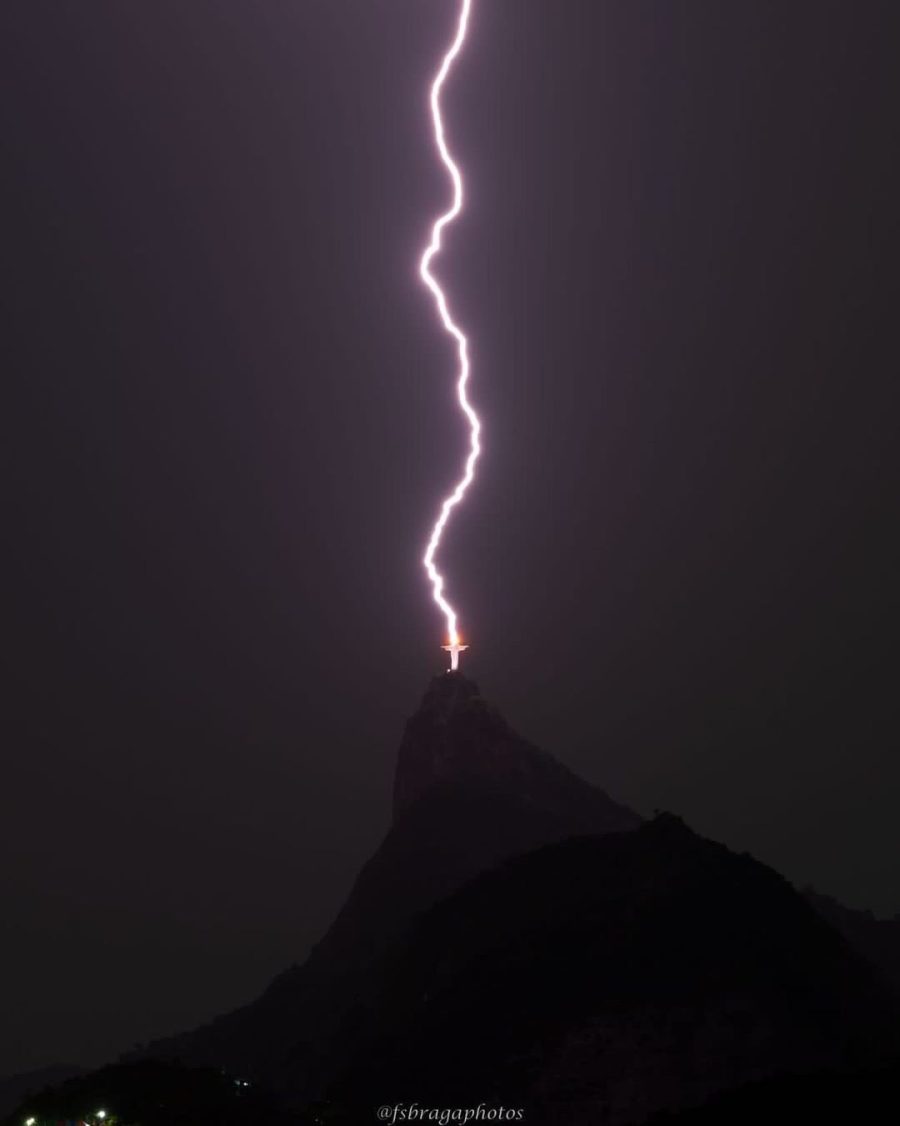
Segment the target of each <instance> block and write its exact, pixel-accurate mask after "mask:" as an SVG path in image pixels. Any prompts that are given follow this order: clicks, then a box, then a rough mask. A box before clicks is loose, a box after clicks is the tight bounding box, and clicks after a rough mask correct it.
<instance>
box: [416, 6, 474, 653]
mask: <svg viewBox="0 0 900 1126" xmlns="http://www.w3.org/2000/svg"><path fill="white" fill-rule="evenodd" d="M471 10H472V0H461V3H460V7H459V20H458V22H457V27H456V35H455V37H454V39H453V43H452V44H451V45H450V48H449V49H448V51H447V53H446V54H445V55H444V57H443V59H442V61H441V65H440V69H439V70H438V72H437V74H436V75H435V78H434V81H433V82H432V84H431V95H430V105H431V119H432V122H433V125H434V140H435V144H436V146H437V150H438V153H439V154H440V158H441V161H442V162H443V165H444V167H445V168H446V169H447V172H448V173H449V175H450V180H451V182H452V185H453V201H452V203H451V205H450V208H449V210H447V211H445V212H444V214H443V215H440V216H439V217H438V218H437V219H436V220H435V222H434V225H433V226H432V228H431V238H430V240H429V242H428V245H427V246H426V248H425V251H424V253H423V254H422V258H421V261H420V262H419V275H420V277H421V278H422V281H423V282H424V283H425V285H427V286H428V288H429V289H430V290H431V293H432V296H433V297H434V301H435V305H436V306H437V311H438V315H439V316H440V319H441V323H442V324H443V326H444V329H445V331H446V332H447V333H449V334H450V336H452V337H453V339H454V340H455V341H456V347H457V353H458V357H459V368H458V374H457V380H456V397H457V399H458V400H459V406H460V410H461V411H462V413H463V414H464V415H465V417H466V420H467V422H468V424H469V453H468V456H467V457H466V461H465V467H464V470H463V474H462V476H461V477H460V479H459V480H458V481H457V483H456V485H455V486H454V488H453V490H452V492H450V493H449V494H448V495H447V496H446V497H445V498H444V500H443V502H442V503H441V507H440V511H439V513H438V517H437V520H435V522H434V526H433V528H432V529H431V536H430V538H429V540H428V546H427V547H426V549H425V554H424V556H423V557H422V564H423V566H424V568H425V571H426V572H427V574H428V578H429V580H430V581H431V591H432V597H433V598H434V601H435V602H436V603H437V604H438V606H439V607H440V608H441V610H442V611H443V614H444V617H445V618H446V619H447V636H448V640H449V643H450V646H451V647H452V646H457V647H458V646H459V644H460V637H459V630H458V628H457V614H456V611H455V610H454V608H453V607H452V606H451V605H450V603H449V602H448V601H447V598H446V597H445V595H444V577H443V575H442V574H441V573H440V571H439V570H438V569H437V566H436V565H435V562H434V557H435V554H436V553H437V550H438V548H439V547H440V544H441V538H442V536H443V534H444V529H445V528H446V527H447V522H448V521H449V519H450V514H451V513H452V512H453V509H454V508H456V506H457V505H458V504H459V503H460V501H461V500H462V499H463V497H464V496H465V495H466V490H467V489H468V488H469V485H471V483H472V481H473V479H474V477H475V463H476V462H477V461H478V456H479V454H480V453H481V440H480V436H481V422H480V420H479V418H478V415H477V414H476V413H475V410H474V408H473V407H472V404H471V403H470V402H469V396H468V393H467V388H468V384H469V371H470V369H469V342H468V340H467V339H466V335H465V333H464V332H463V331H462V329H461V328H460V327H459V325H458V324H457V323H456V322H455V321H454V320H453V317H452V316H451V315H450V308H449V306H448V304H447V298H446V295H445V294H444V291H443V290H442V289H441V286H440V283H439V282H438V280H437V279H436V278H435V276H434V274H432V272H431V261H432V259H433V258H434V256H435V255H436V254H437V253H439V251H440V249H441V237H442V235H443V232H444V228H445V227H446V226H447V225H448V224H449V223H452V222H453V220H454V219H455V218H456V217H457V215H459V213H460V212H461V211H462V207H463V180H462V175H461V173H460V171H459V168H458V167H457V165H456V163H455V162H454V160H453V157H452V156H451V155H450V150H449V149H448V148H447V142H446V140H445V137H444V119H443V117H442V116H441V90H442V89H443V86H444V82H445V81H446V79H447V75H448V74H449V73H450V70H451V68H452V66H453V63H454V61H455V60H456V57H457V55H458V54H459V53H460V51H461V50H462V46H463V43H464V42H465V39H466V32H467V30H468V26H469V14H470V12H471ZM458 660H459V652H458V650H457V652H456V653H454V654H453V660H452V664H451V668H456V666H457V662H458Z"/></svg>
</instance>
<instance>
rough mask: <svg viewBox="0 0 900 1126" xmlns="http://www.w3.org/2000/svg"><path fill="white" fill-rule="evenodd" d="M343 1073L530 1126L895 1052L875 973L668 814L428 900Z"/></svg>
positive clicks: (511, 864)
mask: <svg viewBox="0 0 900 1126" xmlns="http://www.w3.org/2000/svg"><path fill="white" fill-rule="evenodd" d="M357 1015H358V1022H357V1024H356V1025H355V1027H348V1028H346V1029H345V1033H344V1035H345V1039H346V1048H345V1051H346V1060H347V1062H346V1064H345V1066H344V1069H343V1071H342V1072H341V1073H340V1075H339V1077H338V1079H337V1080H336V1081H335V1083H334V1084H333V1086H332V1090H331V1094H332V1097H333V1100H334V1103H335V1105H336V1106H337V1107H339V1108H342V1109H343V1110H344V1111H345V1112H346V1113H347V1114H348V1115H349V1116H350V1117H349V1120H355V1117H356V1116H357V1115H354V1114H353V1113H352V1112H353V1111H357V1112H359V1113H360V1114H361V1113H362V1112H363V1111H364V1109H365V1107H366V1106H372V1105H379V1104H381V1103H393V1102H395V1101H396V1100H397V1099H398V1097H400V1094H401V1093H402V1097H403V1098H404V1099H405V1100H406V1101H407V1102H411V1101H418V1102H419V1103H420V1104H421V1105H426V1106H435V1105H448V1101H449V1102H452V1101H454V1100H455V1102H456V1103H457V1104H462V1105H469V1104H472V1105H474V1104H477V1103H478V1102H479V1101H481V1100H491V1101H494V1102H499V1103H502V1104H503V1105H505V1106H507V1107H510V1106H512V1107H517V1106H518V1107H525V1108H526V1118H527V1120H528V1121H534V1120H537V1121H539V1122H546V1123H553V1124H556V1123H558V1124H559V1126H563V1124H566V1126H568V1124H572V1126H578V1124H580V1123H585V1124H587V1123H595V1122H604V1123H610V1124H623V1126H624V1124H625V1123H629V1122H639V1121H642V1120H643V1119H644V1118H645V1117H647V1116H648V1115H649V1114H651V1113H653V1112H654V1111H657V1110H660V1109H663V1108H679V1107H684V1106H690V1105H692V1104H697V1103H700V1102H702V1101H704V1100H705V1099H706V1098H708V1097H709V1096H710V1095H712V1094H714V1093H715V1092H717V1091H720V1090H723V1089H726V1088H729V1087H734V1086H737V1085H739V1084H742V1083H746V1082H749V1081H752V1080H756V1079H760V1078H762V1077H765V1076H773V1075H779V1074H785V1073H790V1072H810V1071H815V1070H820V1069H823V1068H845V1069H847V1068H849V1069H854V1068H859V1067H862V1066H865V1065H868V1064H870V1063H872V1061H879V1062H880V1061H886V1060H888V1059H890V1058H891V1057H892V1056H893V1054H894V1053H896V1052H897V1051H898V1049H900V1041H898V1039H897V1035H896V1028H897V1019H898V1015H900V1010H898V1007H897V1005H896V1004H895V1003H894V1001H893V999H892V997H891V995H890V993H889V991H888V990H887V989H886V987H885V983H884V981H883V979H882V977H881V975H880V974H879V973H878V972H877V970H875V969H874V968H873V967H872V966H870V965H869V964H868V963H867V962H865V961H864V960H863V959H862V958H861V957H859V956H858V955H857V954H856V953H854V952H853V951H852V950H851V949H850V948H849V947H848V945H847V943H846V942H845V941H844V939H843V938H842V937H841V936H840V935H839V934H838V933H836V932H835V931H834V930H833V929H832V928H831V927H829V926H828V924H827V923H825V922H824V920H823V919H821V918H820V917H819V916H818V915H817V913H816V912H815V911H814V910H813V909H812V907H811V906H810V905H809V904H808V903H807V902H806V900H805V899H804V898H803V897H802V896H801V895H799V894H798V893H797V892H796V891H795V890H794V889H793V888H792V887H791V886H790V884H788V882H787V881H786V880H784V879H783V878H782V877H781V876H779V875H778V874H777V873H776V872H774V871H773V870H772V869H770V868H767V867H766V866H765V865H763V864H760V863H759V862H758V861H756V860H754V859H753V858H752V857H749V856H746V855H744V856H740V855H737V854H735V853H733V852H731V851H730V850H728V849H727V848H725V847H724V846H723V845H720V844H716V843H715V842H712V841H708V840H705V839H703V838H701V837H699V836H697V835H696V834H695V833H693V832H692V831H691V830H690V829H689V828H687V826H685V825H684V824H683V823H682V822H681V821H680V820H679V819H678V818H676V817H674V816H672V815H670V814H665V815H660V816H658V817H657V818H656V819H654V820H653V821H651V822H648V823H647V824H645V825H643V826H642V827H641V828H639V829H638V830H637V831H636V832H628V833H618V834H613V835H607V836H603V837H597V836H592V837H582V838H576V839H572V840H568V841H564V842H559V843H556V844H553V845H549V846H546V847H544V848H542V849H539V850H537V851H534V852H532V853H530V854H528V855H525V856H521V857H517V858H515V859H513V860H510V861H508V862H506V863H505V864H503V865H502V866H501V867H500V868H498V869H497V870H495V871H493V872H490V873H486V874H484V875H482V876H481V877H479V878H477V879H475V880H473V881H471V882H469V883H468V884H467V885H466V886H465V887H464V888H462V889H460V890H459V891H457V892H456V893H455V894H453V895H451V896H450V897H448V898H446V899H444V900H443V901H442V902H440V903H439V904H437V905H436V906H435V907H433V908H432V909H431V910H429V911H428V912H427V913H425V914H424V915H423V916H422V917H421V918H420V919H419V920H417V921H416V923H415V925H414V926H413V927H412V928H411V930H410V932H409V933H408V935H407V937H406V939H405V940H404V942H402V943H401V944H400V945H399V946H398V947H397V949H396V950H395V951H394V954H393V956H392V958H391V959H390V960H389V962H388V963H387V964H386V965H385V968H384V975H383V984H382V987H381V989H380V991H379V993H378V996H377V998H376V999H375V1000H374V1002H373V1003H372V1004H371V1005H370V1006H369V1008H368V1009H367V1011H365V1012H364V1013H363V1012H360V1013H359V1014H357Z"/></svg>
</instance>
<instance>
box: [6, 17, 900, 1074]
mask: <svg viewBox="0 0 900 1126" xmlns="http://www.w3.org/2000/svg"><path fill="white" fill-rule="evenodd" d="M455 10H456V6H455V4H454V3H451V2H449V0H266V2H265V3H257V2H252V0H190V3H185V2H184V0H142V2H133V3H127V4H124V3H121V0H81V2H78V3H74V2H70V3H60V2H59V0H5V3H4V4H3V5H2V9H0V86H2V93H0V114H2V119H3V128H2V136H3V149H4V165H5V172H4V175H3V178H2V180H0V201H2V208H0V214H2V217H3V224H4V231H3V241H2V268H3V271H4V273H5V275H6V277H5V282H6V285H5V287H4V288H5V289H6V298H5V300H4V302H3V306H2V313H0V316H2V318H3V331H2V341H3V352H4V362H3V374H4V379H3V400H4V407H3V411H2V417H3V431H4V436H3V441H2V445H0V449H2V456H3V462H4V471H3V474H2V478H3V481H4V485H5V493H6V496H5V498H4V533H5V534H4V541H5V542H4V556H5V562H6V564H7V566H6V568H5V569H6V581H5V584H4V587H5V594H6V599H5V603H6V605H5V608H4V613H3V651H4V658H5V660H4V671H3V680H4V687H5V689H6V692H5V694H4V695H5V696H6V697H7V702H6V703H4V706H3V712H2V714H3V721H4V734H3V752H4V765H3V773H2V784H0V805H2V815H0V832H2V850H3V857H4V863H3V865H2V886H0V918H2V923H0V927H2V935H3V940H2V945H3V955H2V962H0V997H2V1006H0V1073H3V1072H12V1071H15V1070H18V1069H22V1068H24V1067H27V1066H37V1065H42V1064H46V1063H50V1062H53V1061H60V1060H65V1061H75V1062H87V1063H90V1062H94V1061H99V1060H101V1059H102V1058H104V1057H106V1056H109V1055H112V1054H114V1053H116V1052H118V1051H119V1050H123V1049H125V1048H128V1047H129V1046H131V1045H132V1044H133V1043H134V1042H136V1041H141V1040H146V1039H148V1038H150V1037H151V1036H154V1035H160V1034H163V1033H166V1032H170V1031H175V1030H177V1029H180V1028H183V1027H187V1026H189V1025H191V1024H193V1023H197V1022H200V1021H201V1020H205V1019H208V1018H209V1017H211V1016H212V1015H213V1014H215V1013H217V1012H220V1011H223V1010H225V1009H227V1008H229V1007H233V1006H234V1005H236V1004H239V1003H242V1002H244V1001H247V1000H249V999H251V998H252V997H253V996H254V995H255V994H256V993H257V992H259V991H260V990H261V988H262V987H263V986H264V985H265V984H266V982H267V980H268V979H269V978H270V977H271V976H272V975H273V974H274V973H275V972H277V971H278V970H280V969H282V968H284V967H285V966H286V965H287V964H288V963H290V962H292V961H299V960H302V958H303V957H304V956H305V954H306V952H307V950H308V949H309V946H310V944H311V943H312V942H313V941H315V940H316V939H317V938H318V937H319V936H320V935H321V933H322V931H323V929H324V928H325V926H326V925H327V924H328V922H329V921H330V919H331V917H332V915H333V913H334V912H335V910H336V909H337V907H338V906H339V905H340V903H341V901H342V900H343V898H344V897H345V895H346V893H347V890H348V888H349V885H350V882H351V880H352V878H353V876H354V875H355V872H356V870H357V868H358V866H359V865H360V863H361V862H362V861H363V860H364V859H365V858H366V857H367V856H368V854H369V853H370V852H371V851H372V850H373V848H374V847H375V846H376V844H377V843H378V841H379V839H380V837H381V835H382V834H383V832H384V830H385V828H386V825H387V819H388V814H389V793H390V785H391V775H392V769H393V759H394V753H395V750H396V746H397V743H398V740H399V736H400V733H401V730H402V724H403V720H404V718H405V716H406V715H407V714H409V713H410V712H411V711H412V710H413V709H414V708H415V707H416V706H417V703H418V700H419V698H420V696H421V694H422V692H423V691H424V689H425V687H426V684H427V682H428V679H429V678H430V677H431V676H432V675H434V674H435V673H436V672H438V671H440V669H441V668H442V667H443V665H444V654H442V653H441V651H440V649H439V645H440V643H441V642H442V641H443V640H444V638H443V623H442V621H441V619H440V616H439V615H438V614H437V613H436V611H435V609H434V607H433V606H432V604H431V602H430V596H429V590H428V587H427V584H426V582H425V580H424V576H423V574H422V572H421V570H420V567H419V557H420V555H421V550H422V547H423V544H424V540H425V538H426V536H427V531H428V527H429V525H430V522H431V520H432V519H433V516H434V512H435V506H436V503H437V500H438V498H439V496H440V495H441V494H442V492H443V491H445V489H446V486H447V485H448V483H449V482H450V481H451V480H452V479H453V478H454V476H455V474H456V472H457V469H458V466H459V462H460V459H461V456H462V454H463V451H464V447H465V432H464V428H463V426H462V424H461V422H460V420H459V418H458V416H457V415H456V414H455V412H454V407H453V391H452V378H453V365H454V356H453V352H452V348H451V346H450V345H449V344H448V342H447V339H446V338H445V337H444V336H443V334H442V333H441V332H440V331H439V330H438V329H437V328H436V325H435V321H434V318H433V312H432V307H431V305H430V302H429V298H428V297H427V294H426V293H425V292H424V290H423V289H422V288H421V286H420V285H419V283H418V280H417V277H416V264H417V257H418V253H419V251H420V248H421V246H422V243H423V240H424V238H425V236H426V233H427V229H428V225H429V223H430V220H431V218H432V217H433V216H434V214H435V213H436V212H437V211H439V210H443V208H444V207H445V206H446V203H447V201H448V198H449V196H448V191H449V187H448V184H447V181H446V179H445V177H444V174H443V172H442V170H441V168H440V166H439V165H438V163H437V162H436V159H435V156H434V152H433V149H432V145H431V139H430V133H429V129H430V123H429V119H428V116H427V108H426V101H425V95H426V90H427V84H428V80H429V77H430V75H431V73H432V72H433V70H434V68H435V64H436V61H437V58H438V56H439V53H440V51H441V49H442V48H443V46H444V45H445V44H446V42H447V41H448V39H449V37H450V35H451V32H452V28H453V23H454V19H455ZM898 25H900V14H898V9H897V5H896V4H895V3H894V2H893V0H890V2H885V3H877V2H871V0H870V2H867V3H861V4H851V3H850V2H849V0H845V2H843V3H832V2H827V0H825V2H823V0H809V2H792V3H785V2H784V0H771V2H761V0H752V2H749V0H748V2H741V0H729V3H722V2H721V0H691V2H669V3H662V2H654V3H651V2H643V0H612V2H609V0H478V2H477V3H476V8H475V12H474V16H473V20H472V25H471V37H470V41H469V44H468V46H467V49H466V53H465V55H464V56H463V57H462V59H461V60H460V63H459V65H458V68H457V69H456V70H455V72H454V75H453V78H452V81H451V83H450V85H449V86H448V88H447V94H446V98H445V105H446V113H447V120H448V128H449V131H450V137H451V143H452V145H453V147H454V150H455V152H456V154H457V156H458V157H459V159H460V161H461V163H462V165H463V167H464V169H465V172H466V176H467V180H468V185H469V203H468V209H467V211H466V214H465V216H464V218H463V219H462V220H461V221H460V222H459V223H458V224H457V225H456V226H455V227H454V228H453V229H452V231H451V232H450V233H449V235H448V239H447V244H446V245H447V252H446V253H445V254H444V255H443V257H442V258H441V259H440V260H439V261H438V263H437V266H436V270H437V272H439V273H440V274H441V276H442V278H444V279H445V280H446V282H447V286H448V289H449V291H450V293H451V295H452V300H453V303H454V307H455V310H456V312H457V315H458V318H459V319H460V320H461V321H462V322H463V323H464V324H465V326H466V327H467V329H468V330H469V332H470V335H471V338H472V358H473V364H474V371H473V380H472V396H473V399H474V400H475V401H476V403H477V405H478V407H479V409H480V410H481V411H482V413H483V417H484V424H485V454H484V457H483V460H482V462H481V466H480V478H479V481H478V484H477V487H476V488H475V490H474V491H473V492H472V494H471V499H470V502H469V503H468V505H467V507H466V508H465V510H464V511H462V512H461V513H460V515H459V517H458V518H457V519H456V520H455V522H454V524H453V525H452V528H451V531H450V532H449V534H448V538H447V541H446V544H447V546H446V550H445V551H444V552H443V553H442V555H441V560H442V564H443V565H444V567H445V569H446V571H447V574H448V584H449V592H450V594H451V597H453V598H454V599H455V600H456V601H457V602H458V604H459V606H460V609H461V627H462V629H463V632H464V634H465V635H466V637H467V639H468V640H470V641H471V643H472V649H471V651H470V652H469V653H468V654H466V655H465V658H464V668H465V671H466V672H467V673H469V674H470V675H472V676H473V677H474V678H475V679H476V680H477V681H478V682H479V683H480V685H481V687H482V689H483V690H484V692H485V693H486V695H488V696H489V697H490V698H491V699H492V700H493V701H494V702H495V703H496V704H497V705H498V706H499V707H500V708H501V709H502V710H503V711H504V713H505V714H506V716H507V718H508V719H509V720H510V722H511V723H512V724H513V725H514V726H515V727H517V728H518V729H519V730H520V731H521V732H522V733H523V734H524V735H526V736H527V737H529V738H531V739H532V740H534V741H535V742H537V743H539V744H541V745H543V746H545V747H546V748H547V749H548V750H551V751H553V752H554V753H555V754H557V755H558V756H559V757H560V758H561V759H562V760H563V761H564V762H566V763H567V764H569V765H570V766H572V767H573V768H574V769H576V770H577V771H579V772H580V773H582V774H583V775H584V776H585V777H587V778H589V779H590V780H591V781H594V782H596V783H598V784H600V785H602V786H604V787H605V788H607V789H609V790H610V791H611V792H612V794H613V795H614V796H616V797H617V798H619V799H620V800H623V801H626V802H629V803H631V804H632V805H634V807H635V808H637V809H638V810H639V811H640V812H642V813H651V812H652V810H653V809H654V808H666V809H672V810H674V811H677V812H678V813H680V814H682V815H683V816H684V817H685V818H686V819H687V820H688V822H689V823H690V824H691V825H692V826H693V827H694V828H696V829H697V830H698V831H700V832H702V833H705V834H709V835H711V836H714V837H716V838H717V839H720V840H722V841H724V842H725V843H726V844H728V845H730V846H732V847H734V848H736V849H747V850H750V851H751V852H753V853H754V854H755V855H756V856H758V857H759V858H760V859H762V860H764V861H766V862H768V863H771V864H773V865H775V866H777V867H778V868H779V869H780V870H781V871H783V872H784V873H785V874H786V875H787V876H788V877H789V878H791V879H792V880H794V881H796V882H797V883H798V884H800V885H801V886H802V885H806V884H808V883H812V884H814V885H815V886H816V887H817V888H818V889H819V890H821V891H824V892H827V893H829V894H833V895H835V896H837V897H839V898H840V899H842V900H843V901H844V902H846V903H848V904H850V905H852V906H861V907H872V908H874V909H876V910H877V911H879V912H895V911H900V819H898V817H897V800H898V793H900V760H898V756H897V742H898V741H897V734H896V732H897V719H898V716H897V711H898V692H897V683H898V672H900V670H898V662H897V640H896V639H897V634H898V625H900V608H898V594H897V584H898V578H897V577H898V574H900V559H898V551H897V546H896V543H895V541H894V531H895V528H894V525H895V523H896V489H895V481H896V477H897V469H898V453H897V440H896V431H897V421H896V412H895V411H894V410H893V409H891V407H892V403H891V400H892V398H893V395H894V393H895V385H896V381H897V374H898V371H900V347H898V333H897V323H898V322H897V318H898V312H897V310H898V288H900V287H898V284H897V263H898V261H900V236H898V219H897V215H898V207H897V200H898V198H900V175H898V168H897V136H896V117H895V112H896V111H895V107H896V105H897V104H900V90H898V85H900V82H898V77H897V67H896V44H897V41H898V33H900V26H898ZM466 658H468V660H466Z"/></svg>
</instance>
